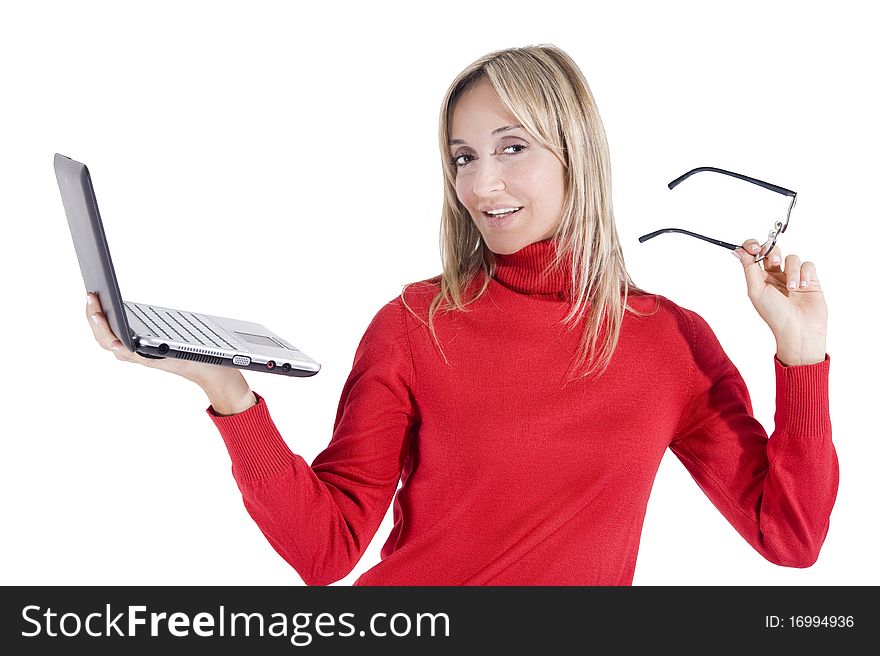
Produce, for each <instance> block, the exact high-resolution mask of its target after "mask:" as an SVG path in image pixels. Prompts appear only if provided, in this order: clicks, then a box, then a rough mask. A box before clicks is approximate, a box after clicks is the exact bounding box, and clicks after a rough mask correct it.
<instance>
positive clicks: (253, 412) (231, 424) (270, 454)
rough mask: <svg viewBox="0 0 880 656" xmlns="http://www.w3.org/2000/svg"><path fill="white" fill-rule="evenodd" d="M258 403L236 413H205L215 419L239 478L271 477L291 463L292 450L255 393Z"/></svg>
mask: <svg viewBox="0 0 880 656" xmlns="http://www.w3.org/2000/svg"><path fill="white" fill-rule="evenodd" d="M254 397H255V398H256V399H257V403H256V405H253V406H251V407H250V408H248V409H247V410H245V411H244V412H239V413H238V414H234V415H218V414H217V413H215V412H214V408H213V407H212V406H208V408H207V409H206V412H207V413H208V416H209V417H210V418H211V421H213V422H214V425H215V426H216V427H217V430H219V431H220V437H222V438H223V442H225V444H226V449H227V450H228V451H229V457H230V458H231V459H232V475H233V476H234V477H235V479H236V480H254V479H260V478H268V477H269V476H272V475H273V474H276V473H277V472H279V471H281V470H282V469H284V468H286V467H288V466H289V464H290V462H291V460H292V459H293V453H292V452H291V451H290V448H288V446H287V444H286V443H285V442H284V440H283V439H282V437H281V434H280V433H279V432H278V429H277V428H276V427H275V423H274V422H273V421H272V417H271V416H270V415H269V409H268V408H267V407H266V402H265V401H264V400H263V397H262V396H260V395H259V394H257V393H256V392H254Z"/></svg>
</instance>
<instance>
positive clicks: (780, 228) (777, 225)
mask: <svg viewBox="0 0 880 656" xmlns="http://www.w3.org/2000/svg"><path fill="white" fill-rule="evenodd" d="M702 171H714V172H715V173H722V174H724V175H729V176H732V177H734V178H738V179H740V180H745V181H746V182H751V183H752V184H756V185H758V186H759V187H763V188H764V189H769V190H770V191H774V192H776V193H777V194H782V195H783V196H791V204H790V205H789V206H788V211H787V212H786V214H785V223H783V222H782V221H775V222H774V223H773V228H771V230H770V233H769V234H768V236H767V241H765V242H764V243H763V244H762V245H761V248H760V249H759V250H758V253H757V254H756V255H755V262H760V261H761V260H763V259H764V258H766V257H767V255H768V254H769V253H770V251H771V250H773V247H774V246H775V245H776V240H777V238H778V237H779V235H781V234H782V233H783V232H785V230H786V228H788V222H789V219H790V218H791V210H792V208H794V204H795V203H796V202H797V192H795V191H792V190H791V189H786V188H785V187H780V186H779V185H775V184H772V183H770V182H764V181H763V180H758V179H757V178H752V177H749V176H747V175H743V174H742V173H734V172H733V171H725V170H724V169H719V168H716V167H714V166H700V167H698V168H695V169H691V170H690V171H688V172H687V173H685V174H684V175H680V176H679V177H677V178H676V179H675V180H673V181H672V182H670V183H669V185H668V187H669V188H670V189H675V187H677V186H678V185H679V184H681V183H682V182H684V181H685V180H687V179H688V178H689V177H691V176H692V175H694V174H695V173H700V172H702ZM667 232H678V233H681V234H684V235H689V236H691V237H696V238H697V239H702V240H703V241H707V242H709V243H710V244H715V245H717V246H723V247H724V248H728V249H730V250H736V249H737V248H739V247H740V246H741V244H731V243H729V242H726V241H721V240H720V239H713V238H712V237H706V236H705V235H700V234H697V233H696V232H691V231H690V230H683V229H681V228H663V229H661V230H655V231H654V232H649V233H648V234H647V235H642V236H641V237H639V242H640V243H644V242H646V241H648V240H649V239H653V238H654V237H656V236H657V235H662V234H664V233H667Z"/></svg>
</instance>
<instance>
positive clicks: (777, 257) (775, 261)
mask: <svg viewBox="0 0 880 656" xmlns="http://www.w3.org/2000/svg"><path fill="white" fill-rule="evenodd" d="M771 261H772V262H773V264H779V263H780V262H782V260H781V259H779V256H778V255H774V256H773V259H772V260H771Z"/></svg>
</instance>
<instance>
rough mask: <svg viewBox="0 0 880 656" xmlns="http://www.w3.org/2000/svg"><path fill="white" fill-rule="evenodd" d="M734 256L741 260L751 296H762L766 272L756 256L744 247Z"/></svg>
mask: <svg viewBox="0 0 880 656" xmlns="http://www.w3.org/2000/svg"><path fill="white" fill-rule="evenodd" d="M747 243H748V242H747ZM733 255H734V257H736V258H738V259H739V262H740V264H741V265H742V267H743V271H744V273H745V276H746V287H747V288H748V292H749V296H758V295H760V293H761V290H762V289H763V288H764V270H763V269H762V268H761V264H760V263H759V262H755V256H754V255H752V254H751V253H749V252H747V251H746V250H745V249H743V248H742V247H740V248H737V249H736V250H734V251H733Z"/></svg>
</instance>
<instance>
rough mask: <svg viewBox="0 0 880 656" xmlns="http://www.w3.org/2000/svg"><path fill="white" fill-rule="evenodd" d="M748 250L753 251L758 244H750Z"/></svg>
mask: <svg viewBox="0 0 880 656" xmlns="http://www.w3.org/2000/svg"><path fill="white" fill-rule="evenodd" d="M749 250H750V251H752V252H753V253H754V252H755V251H757V250H758V245H757V244H752V245H751V246H749Z"/></svg>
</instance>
